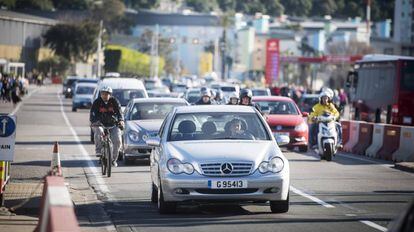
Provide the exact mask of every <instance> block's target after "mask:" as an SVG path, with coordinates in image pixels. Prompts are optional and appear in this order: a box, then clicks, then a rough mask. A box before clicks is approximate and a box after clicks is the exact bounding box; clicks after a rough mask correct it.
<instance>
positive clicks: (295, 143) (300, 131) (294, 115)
mask: <svg viewBox="0 0 414 232" xmlns="http://www.w3.org/2000/svg"><path fill="white" fill-rule="evenodd" d="M252 101H253V102H255V103H256V104H258V105H260V107H261V110H262V112H263V113H265V114H266V117H267V119H266V121H267V123H268V124H269V127H270V128H271V129H272V131H273V134H274V135H277V134H285V135H286V134H287V135H289V138H290V143H289V144H288V145H287V147H288V148H289V149H292V148H295V147H298V148H299V151H301V152H306V151H307V150H308V124H307V123H306V117H307V116H308V113H302V112H301V111H300V110H299V107H298V106H297V105H296V103H295V102H294V101H293V100H292V99H290V98H288V97H279V96H263V97H253V98H252Z"/></svg>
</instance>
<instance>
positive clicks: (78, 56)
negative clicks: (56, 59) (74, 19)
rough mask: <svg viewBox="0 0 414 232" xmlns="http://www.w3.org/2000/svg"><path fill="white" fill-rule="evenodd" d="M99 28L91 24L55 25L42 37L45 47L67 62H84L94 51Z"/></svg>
mask: <svg viewBox="0 0 414 232" xmlns="http://www.w3.org/2000/svg"><path fill="white" fill-rule="evenodd" d="M98 33H99V26H98V25H97V24H96V23H92V22H89V21H88V22H83V23H81V24H57V25H55V26H52V27H51V28H49V30H47V31H46V33H45V34H44V35H43V38H44V39H45V45H47V46H49V47H50V48H51V49H52V50H54V52H55V54H56V55H59V56H63V57H64V58H66V59H67V60H69V61H79V60H80V61H86V60H87V59H88V58H89V56H90V55H91V54H93V53H94V52H95V51H96V46H97V43H96V39H97V37H98Z"/></svg>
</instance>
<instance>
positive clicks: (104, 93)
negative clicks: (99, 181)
mask: <svg viewBox="0 0 414 232" xmlns="http://www.w3.org/2000/svg"><path fill="white" fill-rule="evenodd" d="M99 95H100V97H98V98H97V99H96V100H95V101H94V102H93V104H92V107H91V111H90V115H89V121H90V122H91V124H92V125H94V124H96V123H97V122H100V123H102V124H103V126H105V127H112V126H115V125H117V126H115V127H113V128H112V129H110V130H109V133H110V138H111V140H112V144H113V147H112V148H113V149H112V158H113V159H112V160H113V161H112V165H113V166H115V167H117V166H118V164H117V162H116V161H117V160H118V154H119V149H120V147H121V141H122V140H121V139H122V138H121V130H120V128H124V126H125V122H124V117H123V116H122V113H121V104H120V103H119V101H118V100H117V99H116V98H115V97H113V96H112V88H111V87H109V86H103V87H102V88H101V89H100V93H99ZM92 129H93V131H94V136H95V137H94V139H95V151H96V156H101V151H102V141H101V135H102V133H103V132H104V129H103V128H102V127H100V126H93V127H92Z"/></svg>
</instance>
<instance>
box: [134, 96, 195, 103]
mask: <svg viewBox="0 0 414 232" xmlns="http://www.w3.org/2000/svg"><path fill="white" fill-rule="evenodd" d="M132 101H133V103H144V102H165V103H187V101H186V100H185V99H183V98H176V97H149V98H134V99H133V100H132Z"/></svg>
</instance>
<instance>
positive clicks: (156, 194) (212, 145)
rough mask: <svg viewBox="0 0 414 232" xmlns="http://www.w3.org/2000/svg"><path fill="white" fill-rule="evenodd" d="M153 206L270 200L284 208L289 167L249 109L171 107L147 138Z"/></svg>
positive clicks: (170, 208)
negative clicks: (153, 135) (156, 204)
mask: <svg viewBox="0 0 414 232" xmlns="http://www.w3.org/2000/svg"><path fill="white" fill-rule="evenodd" d="M147 144H148V145H150V146H152V147H154V149H153V150H152V152H151V156H150V162H151V164H150V168H151V179H152V196H151V201H152V202H154V203H155V202H158V209H159V212H160V213H161V214H164V213H174V212H175V211H176V207H177V204H178V203H182V202H190V203H191V202H208V203H214V202H218V201H220V202H221V201H230V202H252V203H255V202H263V201H270V209H271V212H273V213H283V212H287V211H288V209H289V163H288V160H287V159H286V158H285V157H284V156H283V154H282V152H281V150H280V149H279V146H278V144H277V142H276V140H275V138H274V137H273V135H272V131H271V130H270V128H269V127H268V125H267V123H266V121H265V120H264V119H263V117H262V116H261V115H260V113H259V112H258V111H257V110H256V109H254V107H246V106H228V105H208V106H186V107H176V108H175V109H174V110H173V111H172V112H170V113H169V114H168V116H167V117H166V119H165V120H164V122H163V124H162V126H161V128H160V131H159V134H158V136H156V137H152V138H149V139H147Z"/></svg>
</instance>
